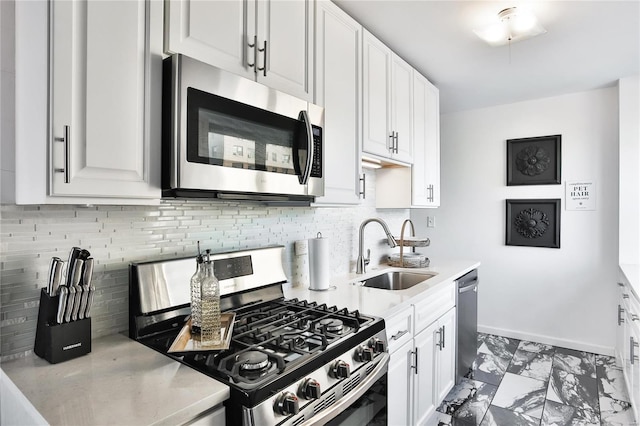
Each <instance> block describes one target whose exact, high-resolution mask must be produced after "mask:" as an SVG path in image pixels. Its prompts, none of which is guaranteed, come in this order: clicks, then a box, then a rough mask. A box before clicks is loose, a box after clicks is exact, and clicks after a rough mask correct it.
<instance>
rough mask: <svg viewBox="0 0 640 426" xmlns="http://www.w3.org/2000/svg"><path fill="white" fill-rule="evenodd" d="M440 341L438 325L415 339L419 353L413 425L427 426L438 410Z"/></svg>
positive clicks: (416, 349) (414, 387) (427, 329)
mask: <svg viewBox="0 0 640 426" xmlns="http://www.w3.org/2000/svg"><path fill="white" fill-rule="evenodd" d="M439 341H440V329H439V326H438V323H437V322H436V323H434V324H432V325H430V326H429V327H427V328H426V329H424V330H423V331H422V332H421V333H419V334H418V335H417V336H416V337H415V338H414V346H415V349H414V350H415V351H417V356H416V358H417V369H416V370H415V371H414V373H415V375H414V384H413V394H414V396H413V401H414V402H413V419H414V420H413V423H412V424H415V425H423V424H426V421H427V419H428V418H429V417H430V416H431V415H432V414H433V412H434V411H435V409H436V408H437V406H436V404H437V403H438V401H437V400H436V380H437V377H438V370H437V369H438V366H437V363H436V355H437V350H438V348H437V347H436V344H438V342H439Z"/></svg>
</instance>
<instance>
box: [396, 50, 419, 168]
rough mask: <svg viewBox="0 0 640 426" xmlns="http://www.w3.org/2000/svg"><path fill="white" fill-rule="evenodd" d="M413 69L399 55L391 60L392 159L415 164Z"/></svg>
mask: <svg viewBox="0 0 640 426" xmlns="http://www.w3.org/2000/svg"><path fill="white" fill-rule="evenodd" d="M412 111H413V68H411V65H409V64H408V63H406V62H405V61H403V60H402V59H401V58H400V57H399V56H398V55H395V54H394V55H393V56H392V58H391V110H390V114H391V130H392V131H393V132H395V135H394V138H395V141H394V142H395V148H394V150H393V152H392V153H391V158H393V159H394V160H398V161H402V162H405V163H411V162H413V145H414V139H413V129H412V122H413V113H412Z"/></svg>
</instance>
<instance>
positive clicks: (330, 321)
mask: <svg viewBox="0 0 640 426" xmlns="http://www.w3.org/2000/svg"><path fill="white" fill-rule="evenodd" d="M320 326H321V327H324V329H325V330H327V331H328V332H331V333H338V334H341V333H342V330H343V326H344V323H343V322H342V321H341V320H339V319H336V318H325V319H322V320H320Z"/></svg>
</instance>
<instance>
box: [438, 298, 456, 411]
mask: <svg viewBox="0 0 640 426" xmlns="http://www.w3.org/2000/svg"><path fill="white" fill-rule="evenodd" d="M438 327H439V328H440V333H441V334H442V343H443V344H442V345H441V346H440V347H438V352H437V355H436V357H437V359H438V368H437V378H436V386H437V387H436V392H435V397H436V403H438V404H439V403H440V401H442V400H443V399H444V397H445V396H447V393H448V392H449V391H450V390H451V388H453V385H455V381H456V341H457V340H456V330H457V327H456V308H453V309H451V310H450V311H449V312H447V313H446V314H444V315H443V316H442V317H440V319H439V320H438Z"/></svg>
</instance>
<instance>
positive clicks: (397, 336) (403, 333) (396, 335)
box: [391, 330, 409, 340]
mask: <svg viewBox="0 0 640 426" xmlns="http://www.w3.org/2000/svg"><path fill="white" fill-rule="evenodd" d="M408 332H409V330H403V331H398V332H397V333H396V334H394V335H393V336H391V340H398V339H399V338H401V337H402V336H404V335H405V334H407V333H408Z"/></svg>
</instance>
